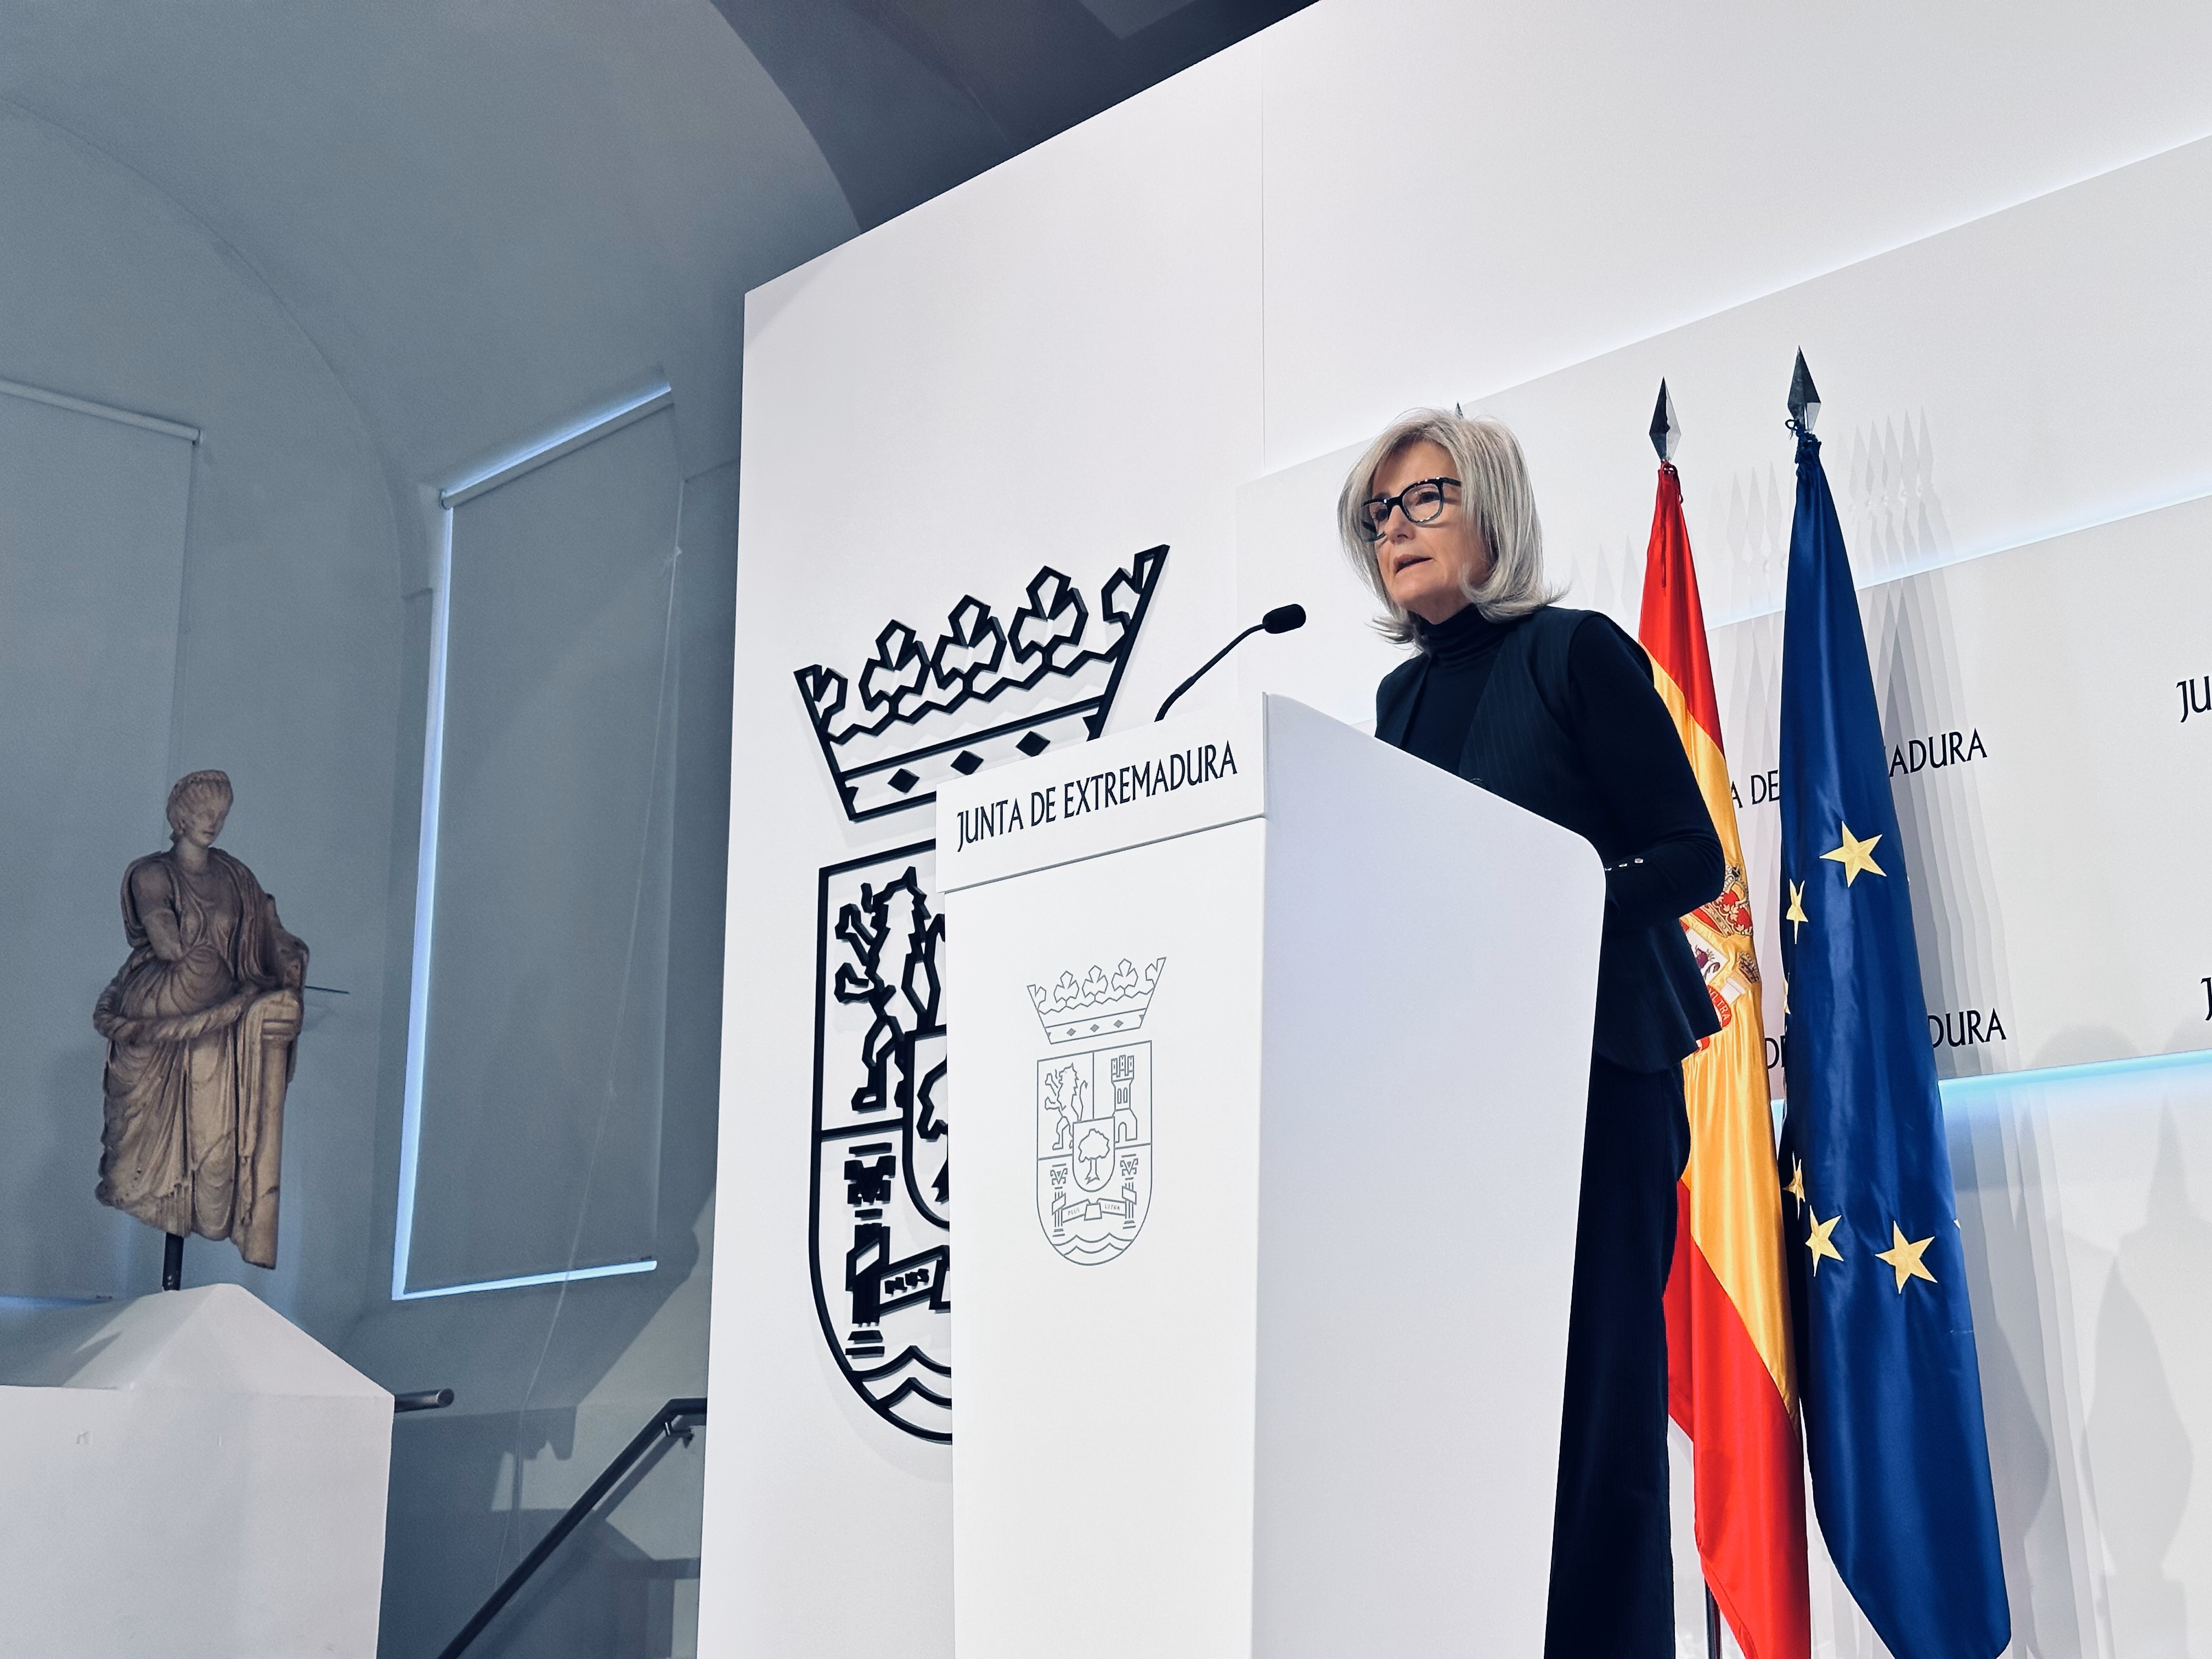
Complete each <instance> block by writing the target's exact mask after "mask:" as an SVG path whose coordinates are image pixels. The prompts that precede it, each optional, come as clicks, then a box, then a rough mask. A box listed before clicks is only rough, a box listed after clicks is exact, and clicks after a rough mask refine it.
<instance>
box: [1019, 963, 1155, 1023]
mask: <svg viewBox="0 0 2212 1659" xmlns="http://www.w3.org/2000/svg"><path fill="white" fill-rule="evenodd" d="M1167 965H1168V959H1167V958H1166V957H1161V958H1160V959H1159V960H1158V962H1155V963H1152V965H1151V966H1149V967H1146V968H1139V967H1138V966H1137V965H1136V963H1133V962H1131V961H1130V960H1129V959H1128V958H1127V957H1122V958H1121V966H1120V967H1118V968H1116V969H1114V971H1113V972H1112V973H1110V974H1109V973H1108V972H1107V971H1106V970H1105V969H1103V968H1097V967H1094V968H1093V969H1091V971H1090V972H1089V973H1087V974H1085V975H1084V976H1083V978H1082V980H1081V981H1080V982H1078V981H1077V979H1076V977H1075V975H1073V973H1066V974H1062V975H1060V982H1059V983H1058V984H1056V985H1054V987H1052V988H1051V989H1050V990H1049V991H1048V990H1047V989H1045V987H1043V986H1042V985H1032V986H1030V1001H1031V1002H1032V1003H1034V1004H1036V1015H1037V1020H1038V1022H1039V1023H1040V1024H1042V1025H1043V1027H1044V1035H1045V1040H1046V1041H1047V1042H1076V1041H1078V1040H1079V1039H1080V1038H1083V1037H1089V1036H1108V1035H1109V1034H1111V1033H1113V1032H1115V1031H1133V1030H1138V1029H1139V1027H1141V1026H1142V1025H1143V1024H1144V1023H1145V1011H1146V1009H1147V1008H1150V1007H1151V1006H1152V993H1153V992H1154V991H1155V990H1157V989H1158V988H1159V983H1160V969H1163V968H1164V967H1166V966H1167Z"/></svg>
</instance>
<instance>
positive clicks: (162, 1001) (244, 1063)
mask: <svg viewBox="0 0 2212 1659" xmlns="http://www.w3.org/2000/svg"><path fill="white" fill-rule="evenodd" d="M230 801H231V794H230V780H229V779H228V777H226V776H225V775H223V774H222V773H221V772H193V773H189V774H187V775H185V776H184V777H181V778H179V779H178V780H177V781H176V784H175V786H174V787H173V788H171V789H170V791H169V805H168V817H169V836H170V847H169V850H168V851H167V852H166V853H154V854H149V855H148V856H146V857H144V858H143V859H138V860H134V861H133V862H132V864H131V867H130V868H129V869H128V870H126V871H125V872H124V875H123V936H124V938H125V940H126V941H127V942H128V943H129V945H130V946H131V956H130V959H129V960H128V961H126V962H125V963H124V964H123V967H122V969H121V971H119V972H118V974H117V975H115V977H114V979H113V980H112V981H109V983H108V987H107V988H106V990H105V991H102V992H101V993H100V1002H99V1005H98V1006H96V1007H95V1008H94V1011H93V1016H92V1023H93V1025H94V1029H96V1030H98V1031H99V1032H100V1036H104V1037H106V1039H107V1070H106V1076H105V1078H104V1079H103V1082H104V1085H105V1088H106V1097H107V1098H106V1122H105V1124H104V1126H103V1127H102V1129H101V1131H100V1148H101V1150H100V1184H99V1186H98V1187H97V1188H94V1196H95V1197H96V1198H98V1199H99V1200H100V1202H101V1203H103V1204H106V1205H111V1206H113V1207H114V1208H116V1209H118V1210H121V1211H123V1212H125V1214H126V1215H133V1216H136V1217H137V1218H138V1219H139V1220H141V1221H143V1222H144V1223H145V1224H146V1225H148V1226H149V1227H158V1228H160V1229H161V1231H163V1232H165V1233H167V1234H168V1235H169V1243H168V1251H169V1256H168V1261H167V1266H166V1267H164V1269H163V1285H164V1287H165V1288H168V1289H173V1288H175V1283H174V1281H175V1279H176V1275H177V1273H178V1271H179V1267H178V1264H179V1261H181V1252H182V1249H183V1243H184V1236H185V1234H188V1233H197V1234H199V1235H200V1236H201V1237H203V1238H217V1239H221V1238H228V1239H229V1240H231V1241H232V1242H233V1243H235V1244H236V1245H237V1246H238V1252H239V1254H240V1255H242V1256H244V1257H245V1258H246V1260H247V1261H250V1262H252V1263H253V1264H254V1265H255V1266H256V1267H275V1266H276V1176H277V1168H278V1164H279V1163H280V1161H281V1158H282V1154H283V1127H284V1089H285V1085H287V1084H288V1083H289V1081H290V1079H291V1075H292V1061H293V1054H294V1045H295V1041H296V1039H297V1038H298V1036H299V1035H300V1013H301V1009H300V990H301V985H302V984H303V983H304V981H306V979H307V946H306V945H303V944H301V942H300V941H299V940H298V939H295V938H293V937H292V935H291V934H289V933H286V932H285V931H284V928H283V924H282V923H280V922H279V921H277V920H276V902H275V901H274V900H272V899H271V898H270V896H269V895H268V894H266V893H264V892H263V891H262V890H261V884H260V883H259V882H258V881H256V880H254V878H253V872H252V871H251V870H248V869H247V868H246V866H244V865H243V864H240V862H239V861H238V860H236V859H234V858H233V857H231V856H230V854H228V853H222V852H217V851H216V848H215V839H216V836H219V835H221V834H222V826H223V820H224V819H225V818H226V817H228V816H229V814H230Z"/></svg>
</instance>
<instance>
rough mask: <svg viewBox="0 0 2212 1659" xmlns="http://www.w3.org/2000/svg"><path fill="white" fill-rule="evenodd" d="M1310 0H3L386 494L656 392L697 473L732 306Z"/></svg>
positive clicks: (11, 37) (70, 115) (67, 118)
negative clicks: (263, 322)
mask: <svg viewBox="0 0 2212 1659" xmlns="http://www.w3.org/2000/svg"><path fill="white" fill-rule="evenodd" d="M1303 3H1304V0H1295V3H1291V0H1182V3H1177V0H377V3H375V4H373V5H369V4H323V5H308V4H300V3H296V0H102V3H100V4H98V5H86V4H83V3H82V0H0V98H4V99H6V100H9V102H11V103H12V104H14V105H15V106H17V107H18V108H19V109H21V110H22V111H23V112H27V113H28V114H31V115H33V116H34V117H37V118H41V119H43V120H45V121H47V122H49V123H52V125H55V126H58V127H59V128H61V129H63V130H64V131H66V132H68V133H69V134H70V135H72V136H73V137H75V138H76V139H77V140H79V141H81V142H82V143H85V144H87V145H89V146H91V147H93V148H94V149H97V150H99V151H100V152H103V153H104V154H105V155H107V156H108V157H110V158H112V160H113V161H116V162H118V163H119V164H121V165H122V166H124V167H129V168H131V169H132V170H133V171H135V172H137V173H139V174H141V175H143V177H144V178H145V179H148V180H149V182H151V183H152V184H153V185H155V186H156V187H157V188H158V189H159V190H160V191H162V192H163V193H164V194H165V195H167V197H169V198H170V199H171V200H172V201H173V202H175V203H176V204H178V205H179V207H180V208H181V209H183V210H185V212H187V213H189V214H190V215H191V216H194V217H195V218H197V220H198V221H199V222H201V223H202V224H203V225H204V227H205V228H207V230H208V231H209V232H210V234H211V235H212V236H213V237H214V238H215V239H216V240H217V241H218V242H219V243H220V244H222V246H225V247H226V248H227V249H228V251H229V252H230V253H231V254H232V255H233V256H234V257H235V258H237V259H238V260H239V261H240V262H241V263H242V264H244V265H245V266H246V267H249V268H250V269H251V270H252V272H253V273H254V275H255V276H257V277H258V280H260V281H261V282H263V283H265V284H266V285H267V286H268V288H269V289H270V290H271V291H272V292H273V293H274V294H275V295H276V297H277V299H278V300H279V301H281V302H282V303H283V306H284V307H286V309H287V310H288V311H289V313H290V314H291V316H292V317H293V318H294V319H295V320H296V321H297V323H298V325H299V326H300V327H301V329H302V330H303V331H305V332H306V334H307V337H309V339H310V340H311V341H312V342H313V344H314V346H315V348H316V349H318V350H319V352H320V353H321V354H322V356H323V357H324V359H325V361H326V362H328V363H329V364H330V366H331V369H332V371H333V373H334V374H336V375H337V378H338V380H340V382H341V383H342V385H343V387H344V389H345V390H346V392H347V393H348V395H349V397H350V398H352V399H353V401H354V403H355V404H356V407H357V408H358V409H359V410H361V411H362V417H363V420H364V422H365V423H366V425H367V427H368V432H369V435H370V437H371V439H372V441H374V444H375V445H376V446H377V447H379V449H380V451H381V453H382V454H383V456H384V458H385V461H386V466H387V468H388V470H389V471H390V473H391V476H392V481H393V483H394V484H395V485H409V484H422V483H441V482H445V481H448V480H450V479H452V478H453V477H455V476H457V475H458V474H459V473H460V472H462V471H465V470H466V469H467V468H468V467H469V466H470V465H472V464H474V463H477V462H480V461H482V460H483V459H488V458H489V457H491V456H493V455H495V454H497V453H499V452H501V450H502V449H504V448H506V447H510V446H512V445H513V444H514V443H516V442H518V441H522V440H525V439H526V438H528V437H530V436H532V435H534V434H535V433H537V432H538V431H540V430H543V429H544V428H546V427H548V426H549V425H550V424H552V423H554V422H559V421H561V420H562V419H564V418H566V417H569V416H574V414H576V413H577V412H579V411H580V410H585V409H588V408H589V407H591V406H592V404H594V403H595V402H597V401H599V400H603V399H605V398H611V397H614V396H617V395H620V394H621V393H623V392H626V391H629V390H630V389H632V388H634V387H635V386H637V385H638V384H639V383H640V382H641V380H644V379H647V378H649V377H650V376H651V375H652V374H654V373H656V372H658V373H662V374H666V375H667V377H668V378H669V380H671V383H672V384H673V385H674V386H675V387H676V390H677V396H678V406H679V409H680V410H681V411H682V421H681V424H682V427H683V428H684V450H685V453H684V465H685V466H686V468H687V470H693V471H696V470H697V469H699V468H702V467H705V466H709V465H715V464H717V463H718V462H720V461H721V460H723V459H727V458H728V457H729V456H731V455H733V454H734V453H736V448H737V432H738V386H739V380H738V373H739V364H740V359H741V355H742V348H743V338H744V336H743V315H744V294H745V292H746V290H747V289H750V288H752V287H754V286H756V285H757V284H758V283H762V282H763V281H765V280H767V279H768V278H769V277H770V276H775V275H776V274H778V273H779V272H781V271H783V270H788V269H790V268H791V267H792V266H793V265H795V264H800V263H802V262H803V261H805V260H806V259H808V258H812V257H813V256H815V255H816V254H817V253H820V252H823V251H824V250H825V249H827V248H829V247H831V246H835V245H836V243H838V242H839V241H842V240H844V239H845V238H847V237H848V236H850V235H852V234H854V232H855V231H856V230H857V229H860V228H866V226H869V225H872V224H875V223H877V222H880V221H881V220H883V219H884V218H887V217H889V216H892V215H893V214H896V213H898V212H901V211H903V210H905V209H906V208H908V207H910V206H912V205H914V204H915V203H917V202H920V201H921V200H924V199H926V198H927V197H929V196H931V195H933V194H935V193H936V192H938V191H941V190H944V189H945V188H948V187H949V186H951V185H954V184H957V183H958V182H960V180H962V179H966V178H969V177H971V176H972V175H973V174H975V173H977V172H980V171H981V170H982V169H983V168H985V167H989V166H991V165H994V163H996V162H997V161H1001V160H1004V159H1005V158H1006V156H1008V155H1013V154H1015V153H1016V152H1017V151H1018V150H1020V149H1024V148H1027V147H1028V146H1029V145H1030V144H1033V143H1036V142H1038V141H1039V140H1041V139H1042V138H1044V137H1049V136H1050V135H1051V134H1052V133H1054V132H1056V131H1060V130H1062V129H1064V128H1065V127H1067V126H1069V125H1073V124H1074V123H1075V122H1077V121H1079V120H1081V119H1083V118H1086V117H1087V116H1089V115H1091V114H1093V113H1095V112H1097V111H1098V110H1099V109H1103V108H1104V107H1106V106H1108V105H1109V104H1111V103H1113V102H1115V101H1116V100H1119V99H1121V98H1124V97H1127V96H1128V95H1129V94H1132V93H1133V92H1135V91H1138V90H1139V89H1141V88H1143V87H1144V86H1146V85H1149V84H1151V83H1152V82H1153V81H1157V80H1158V79H1160V78H1162V77H1163V76H1165V75H1169V74H1172V73H1174V72H1175V71H1176V70H1178V69H1181V68H1182V67H1184V66H1185V65H1186V64H1189V63H1192V62H1194V61H1196V60H1197V59H1198V58H1202V57H1204V56H1206V55H1207V54H1208V53H1210V52H1213V51H1215V50H1218V48H1219V47H1220V46H1225V45H1227V44H1229V43H1230V42H1231V41H1232V40H1237V39H1238V38H1241V37H1242V36H1243V35H1244V34H1247V33H1250V32H1252V30H1253V29H1255V28H1256V27H1261V26H1262V25H1264V24H1265V23H1267V22H1268V21H1273V20H1274V19H1275V18H1276V17H1278V16H1280V15H1285V14H1287V13H1289V12H1291V11H1293V10H1296V9H1297V6H1298V5H1299V4H1303ZM718 6H719V9H717V8H718ZM6 373H7V368H6V365H4V364H0V375H4V374H6ZM167 412H170V413H174V414H176V415H179V416H181V417H183V418H187V419H189V418H190V416H191V411H190V410H173V411H167Z"/></svg>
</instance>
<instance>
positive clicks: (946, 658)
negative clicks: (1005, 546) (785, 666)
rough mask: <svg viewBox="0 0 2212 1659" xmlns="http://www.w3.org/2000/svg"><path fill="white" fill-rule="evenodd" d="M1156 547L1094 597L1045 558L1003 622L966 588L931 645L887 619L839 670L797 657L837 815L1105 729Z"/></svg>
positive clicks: (1147, 594) (913, 800)
mask: <svg viewBox="0 0 2212 1659" xmlns="http://www.w3.org/2000/svg"><path fill="white" fill-rule="evenodd" d="M1167 557H1168V550H1167V549H1166V548H1165V547H1153V548H1147V549H1146V550H1145V551H1143V552H1142V553H1139V554H1138V555H1137V556H1136V557H1135V558H1134V559H1132V560H1131V561H1130V562H1129V565H1128V567H1127V568H1126V569H1121V570H1116V571H1115V573H1114V574H1112V575H1111V576H1109V577H1108V578H1107V579H1106V580H1105V582H1104V584H1103V586H1101V587H1100V588H1099V590H1098V597H1097V604H1096V606H1095V608H1094V606H1093V605H1092V604H1091V601H1088V600H1086V599H1085V598H1084V596H1083V590H1082V589H1081V588H1080V587H1079V586H1076V584H1075V583H1073V582H1072V581H1070V580H1068V579H1067V578H1066V576H1064V575H1062V574H1060V572H1059V571H1057V570H1054V568H1052V567H1051V566H1049V565H1047V566H1045V567H1043V568H1042V569H1040V570H1039V571H1038V572H1037V573H1036V576H1035V577H1034V578H1032V579H1031V580H1030V585H1029V591H1028V593H1027V595H1026V597H1025V599H1024V603H1023V604H1022V605H1021V606H1020V607H1019V608H1018V609H1017V610H1016V611H1014V613H1013V616H1012V620H1011V621H1010V622H1007V623H1001V622H1000V619H999V617H997V615H996V614H995V613H994V611H992V609H991V607H990V606H989V605H986V604H985V603H984V602H983V601H982V600H981V599H977V598H975V596H974V595H973V594H969V595H968V596H967V597H966V598H964V599H962V600H961V601H960V603H959V604H958V605H955V606H953V608H952V610H951V612H950V614H949V615H948V616H947V617H946V618H945V632H944V633H943V634H941V635H939V636H938V638H937V641H936V642H935V643H934V645H933V646H931V647H927V648H925V647H924V646H923V644H922V641H921V635H917V634H916V633H915V631H914V629H911V628H909V627H908V626H907V625H906V624H905V623H902V622H896V621H894V622H890V623H885V624H884V628H883V630H882V632H880V633H879V634H878V635H876V654H875V655H874V657H873V658H872V659H870V660H869V661H867V662H866V663H865V664H863V665H861V667H860V669H859V671H857V672H855V673H854V674H853V675H852V676H850V677H848V676H847V675H845V674H843V673H842V672H840V671H838V670H836V669H835V668H829V667H825V666H823V665H822V664H820V663H817V664H815V665H812V666H811V667H807V668H802V669H799V671H798V674H797V678H798V680H799V696H801V697H802V698H804V699H805V703H806V713H807V718H808V719H809V720H811V721H812V722H813V723H814V735H815V737H816V738H817V740H818V741H819V742H820V744H821V745H822V757H823V760H824V761H826V762H827V763H829V774H830V776H831V777H833V778H834V779H835V780H836V784H837V790H838V794H839V796H840V798H841V799H842V800H843V802H844V806H845V815H846V817H849V818H851V819H852V820H853V821H854V823H860V822H862V821H863V820H865V819H868V818H873V817H881V816H882V815H883V814H884V813H886V812H896V811H900V810H902V808H905V807H908V806H920V805H922V804H923V803H925V802H927V801H933V800H935V799H937V788H938V786H939V784H940V783H942V782H943V781H944V780H945V775H947V774H948V773H957V774H958V775H960V776H962V777H966V776H968V775H970V774H972V773H975V772H977V771H980V770H981V769H983V768H984V767H986V766H989V765H993V764H994V763H998V762H1000V761H1006V760H1013V759H1017V758H1019V757H1024V756H1036V755H1042V753H1044V751H1045V750H1048V749H1049V748H1051V747H1052V746H1053V745H1054V744H1066V743H1082V742H1085V741H1087V740H1088V739H1090V738H1095V737H1097V735H1098V734H1099V733H1100V732H1103V731H1104V730H1105V729H1106V718H1107V716H1108V715H1109V714H1111V713H1112V712H1113V708H1114V695H1115V692H1116V691H1118V690H1120V689H1121V672H1122V670H1123V669H1125V668H1126V667H1127V665H1128V661H1129V650H1130V647H1132V646H1133V645H1134V644H1135V643H1136V639H1137V631H1138V629H1140V628H1141V627H1142V626H1143V625H1144V621H1145V611H1146V607H1148V606H1149V605H1151V604H1152V591H1153V589H1154V588H1156V587H1157V586H1158V585H1159V580H1160V572H1161V571H1162V570H1164V568H1166V566H1167Z"/></svg>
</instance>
